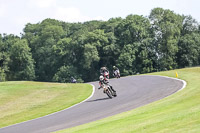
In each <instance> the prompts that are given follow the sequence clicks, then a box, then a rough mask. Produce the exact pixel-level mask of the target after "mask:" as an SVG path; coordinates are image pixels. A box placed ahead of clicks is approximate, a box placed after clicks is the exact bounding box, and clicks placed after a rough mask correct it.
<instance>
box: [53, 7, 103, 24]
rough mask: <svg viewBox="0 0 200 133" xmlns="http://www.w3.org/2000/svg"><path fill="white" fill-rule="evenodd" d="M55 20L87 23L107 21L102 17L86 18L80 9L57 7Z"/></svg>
mask: <svg viewBox="0 0 200 133" xmlns="http://www.w3.org/2000/svg"><path fill="white" fill-rule="evenodd" d="M54 18H55V19H58V20H62V21H65V22H85V21H89V20H105V19H104V18H103V17H101V16H98V17H95V18H91V17H88V16H85V15H83V14H82V13H81V11H80V10H79V9H78V8H75V7H70V8H62V7H57V8H56V11H55V15H54Z"/></svg>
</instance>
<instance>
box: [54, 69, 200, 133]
mask: <svg viewBox="0 0 200 133" xmlns="http://www.w3.org/2000/svg"><path fill="white" fill-rule="evenodd" d="M176 72H177V73H178V76H179V77H178V78H180V79H182V80H185V81H186V82H187V86H186V88H184V89H183V90H181V91H179V92H177V93H175V94H173V95H171V96H169V97H166V98H164V99H161V100H159V101H156V102H153V103H151V104H148V105H146V106H143V107H140V108H137V109H134V110H131V111H127V112H124V113H121V114H118V115H115V116H111V117H108V118H105V119H102V120H98V121H95V122H91V123H88V124H84V125H81V126H77V127H73V128H69V129H65V130H61V131H58V132H57V133H73V132H76V133H102V132H104V133H152V132H156V133H169V132H170V133H193V132H194V133H197V132H200V102H199V101H200V67H195V68H186V69H178V70H172V71H165V72H158V73H151V74H150V75H162V76H169V77H174V78H175V77H176Z"/></svg>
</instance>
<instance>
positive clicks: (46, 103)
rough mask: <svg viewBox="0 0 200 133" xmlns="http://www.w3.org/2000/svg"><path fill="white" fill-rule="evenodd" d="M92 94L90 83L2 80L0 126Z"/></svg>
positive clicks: (41, 114)
mask: <svg viewBox="0 0 200 133" xmlns="http://www.w3.org/2000/svg"><path fill="white" fill-rule="evenodd" d="M91 93H92V86H91V85H89V84H60V83H44V82H28V81H16V82H0V127H5V126H8V125H11V124H15V123H19V122H23V121H27V120H30V119H34V118H38V117H41V116H44V115H47V114H50V113H53V112H57V111H60V110H63V109H65V108H68V107H70V106H72V105H74V104H76V103H79V102H81V101H83V100H84V99H86V98H87V97H89V96H90V95H91Z"/></svg>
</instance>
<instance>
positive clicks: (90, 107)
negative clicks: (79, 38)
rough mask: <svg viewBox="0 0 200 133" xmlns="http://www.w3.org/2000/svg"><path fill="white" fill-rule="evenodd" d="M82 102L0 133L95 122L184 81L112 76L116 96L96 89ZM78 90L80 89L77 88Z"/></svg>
mask: <svg viewBox="0 0 200 133" xmlns="http://www.w3.org/2000/svg"><path fill="white" fill-rule="evenodd" d="M91 84H93V85H94V86H95V88H96V89H95V91H96V92H95V93H94V95H93V96H92V97H91V98H90V99H88V100H86V101H85V102H83V103H81V104H79V105H78V106H74V107H73V108H69V109H66V110H63V111H60V112H58V113H55V114H53V115H48V116H44V117H41V118H38V119H34V120H30V121H27V122H23V123H19V124H15V125H11V126H8V127H4V128H0V133H48V132H53V131H57V130H61V129H65V128H70V127H73V126H77V125H81V124H84V123H88V122H92V121H96V120H99V119H102V118H105V117H108V116H111V115H115V114H118V113H121V112H124V111H128V110H131V109H134V108H137V107H140V106H143V105H146V104H148V103H151V102H154V101H157V100H159V99H162V98H164V97H167V96H169V95H171V94H173V93H175V92H177V91H178V90H180V89H181V88H182V87H183V86H184V83H183V82H182V81H180V80H175V79H172V78H166V77H161V76H147V75H146V76H145V75H144V76H128V77H122V78H120V79H111V80H110V84H112V86H113V87H114V88H115V90H116V91H117V94H118V95H117V97H115V98H113V99H109V98H107V95H106V94H104V93H103V92H102V91H103V90H102V89H101V90H98V89H97V88H98V82H91ZM80 89H81V88H80Z"/></svg>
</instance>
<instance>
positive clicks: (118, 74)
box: [113, 70, 120, 78]
mask: <svg viewBox="0 0 200 133" xmlns="http://www.w3.org/2000/svg"><path fill="white" fill-rule="evenodd" d="M113 76H114V77H115V78H120V72H119V70H115V71H114V73H113Z"/></svg>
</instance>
